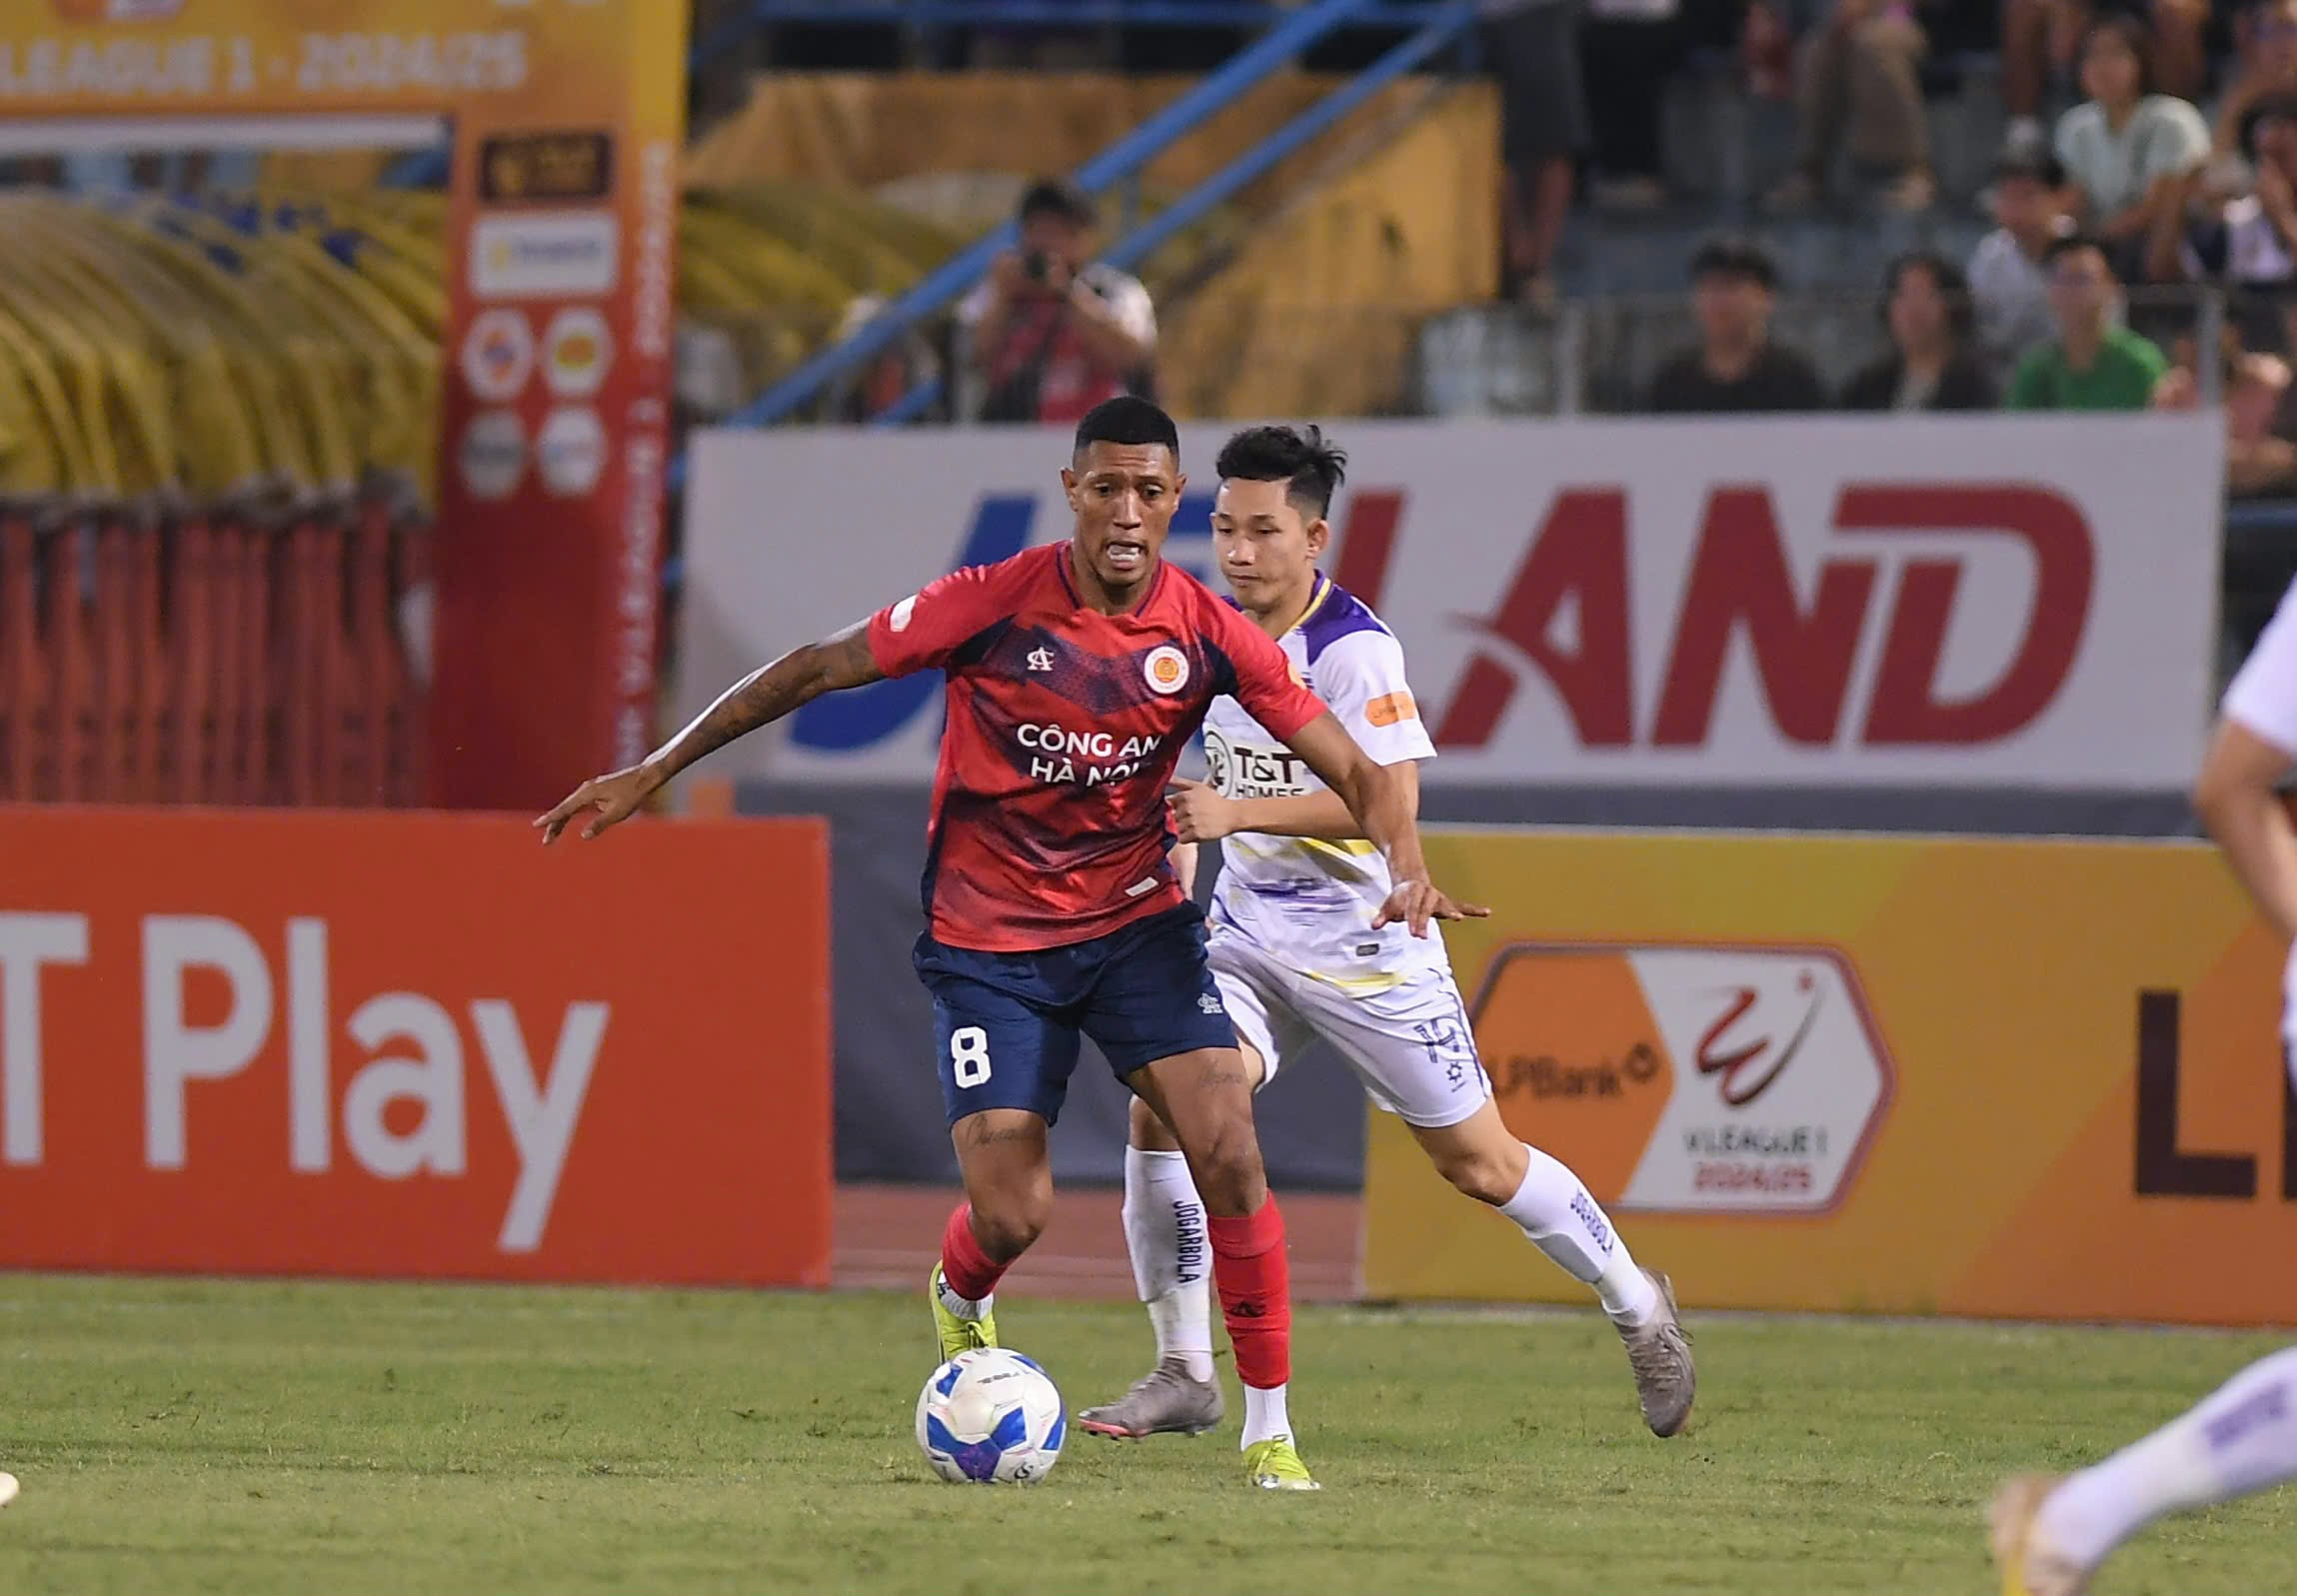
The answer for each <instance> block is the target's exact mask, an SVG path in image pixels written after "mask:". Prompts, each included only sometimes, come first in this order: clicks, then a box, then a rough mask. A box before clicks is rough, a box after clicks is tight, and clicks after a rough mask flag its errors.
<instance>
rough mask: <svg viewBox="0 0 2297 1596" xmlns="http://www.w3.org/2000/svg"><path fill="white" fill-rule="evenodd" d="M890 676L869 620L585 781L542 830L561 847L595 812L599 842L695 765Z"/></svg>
mask: <svg viewBox="0 0 2297 1596" xmlns="http://www.w3.org/2000/svg"><path fill="white" fill-rule="evenodd" d="M884 675H885V673H884V672H882V671H880V670H879V669H878V662H877V659H876V657H875V656H873V655H872V654H871V652H870V627H869V623H868V622H866V621H864V622H858V623H856V624H855V625H853V626H851V627H848V628H847V629H846V630H845V631H843V632H840V633H837V634H835V635H834V636H832V637H828V638H825V639H823V640H822V641H821V642H820V643H809V644H807V645H806V646H805V647H804V648H801V649H793V650H791V651H790V652H789V653H788V654H785V655H784V656H782V658H781V659H779V660H776V661H775V662H774V663H773V664H772V665H769V666H764V667H761V668H760V669H759V670H756V671H753V672H751V673H750V675H748V676H746V677H744V678H743V679H742V680H741V681H739V682H737V683H735V684H734V686H732V687H730V688H728V689H727V690H726V691H725V692H724V693H722V694H720V695H719V697H718V702H717V703H716V704H713V705H712V706H711V707H710V708H709V709H707V710H705V711H703V712H702V713H701V714H700V715H698V716H696V717H695V718H694V720H693V721H692V722H691V723H690V724H689V725H688V726H687V727H686V729H685V730H684V731H682V732H680V733H679V734H678V735H677V736H676V737H674V738H672V739H671V740H670V741H669V742H668V743H665V744H664V745H663V746H662V747H661V748H659V749H656V750H655V751H654V752H653V753H652V754H650V755H648V756H647V757H646V758H645V759H643V760H641V761H640V762H639V763H638V764H636V765H633V766H631V767H630V768H629V769H627V770H622V771H615V772H613V773H611V774H610V775H607V776H601V777H596V778H593V779H592V780H591V781H588V782H585V783H584V784H583V785H582V786H581V787H579V788H577V789H575V790H574V792H572V793H570V794H568V795H567V797H566V798H564V799H563V800H561V801H560V803H559V805H558V807H557V808H554V809H552V810H551V811H550V812H549V813H548V814H545V815H543V816H541V817H540V818H538V819H537V820H536V821H535V827H536V829H538V830H540V831H541V832H542V833H543V841H544V842H545V843H550V842H554V841H556V840H558V834H559V833H560V832H561V831H563V830H565V829H566V827H567V822H568V821H570V820H572V819H573V818H574V817H575V816H576V815H578V814H580V813H582V812H583V811H584V810H585V809H591V810H595V811H596V813H595V814H594V815H593V817H592V819H591V822H590V823H589V824H588V825H586V826H584V827H583V833H582V834H583V835H584V836H586V837H592V836H596V835H598V834H599V832H601V831H603V830H605V829H606V828H607V827H608V826H610V825H615V824H619V823H620V822H621V821H623V820H626V819H628V818H629V817H630V816H631V815H633V814H635V813H637V812H638V810H639V808H640V806H641V805H643V804H644V803H645V802H646V800H647V799H648V798H652V797H653V796H654V794H655V793H656V792H658V791H659V790H660V789H661V788H662V787H663V785H664V784H665V783H667V782H668V781H669V780H670V779H671V778H672V777H674V776H676V775H677V774H678V773H679V772H681V771H683V770H685V769H686V768H687V767H688V766H690V765H692V764H693V763H694V762H695V761H697V760H700V759H702V758H704V757H706V756H707V755H710V754H712V753H714V752H716V751H717V750H719V749H722V748H724V747H725V746H726V745H727V744H729V743H732V742H733V741H734V740H735V739H737V738H740V737H743V736H746V735H747V734H749V733H752V732H755V731H757V730H758V729H759V728H760V727H762V726H771V725H773V724H774V723H775V722H776V721H779V720H781V719H782V718H783V717H784V716H786V715H789V714H791V713H792V712H793V711H796V710H798V709H799V708H801V707H802V706H804V705H808V704H811V703H813V702H814V700H816V699H818V698H820V697H821V696H822V695H823V694H825V693H835V692H837V691H838V690H839V689H841V688H859V687H866V686H868V685H869V684H870V683H872V682H876V681H879V680H880V679H881V678H882V677H883V676H884Z"/></svg>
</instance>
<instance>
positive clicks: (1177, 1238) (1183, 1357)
mask: <svg viewBox="0 0 2297 1596" xmlns="http://www.w3.org/2000/svg"><path fill="white" fill-rule="evenodd" d="M1237 945H1238V939H1237V938H1235V937H1232V936H1230V937H1220V936H1215V937H1214V938H1212V941H1211V945H1210V952H1209V956H1210V960H1211V965H1212V975H1213V979H1214V981H1215V983H1216V985H1217V988H1218V990H1219V994H1220V998H1221V1001H1222V1003H1223V1005H1224V1006H1225V1007H1226V1008H1227V1011H1228V1018H1229V1019H1230V1020H1231V1021H1232V1022H1233V1023H1234V1025H1235V1030H1236V1047H1237V1052H1238V1053H1239V1054H1240V1055H1241V1056H1242V1058H1243V1064H1244V1075H1245V1078H1246V1079H1247V1080H1248V1081H1249V1082H1250V1083H1251V1087H1252V1089H1253V1090H1254V1091H1257V1090H1258V1089H1259V1088H1260V1087H1261V1086H1263V1085H1265V1084H1266V1083H1267V1081H1268V1079H1269V1077H1270V1076H1271V1075H1272V1074H1273V1073H1274V1070H1273V1067H1272V1065H1271V1064H1270V1062H1269V1060H1273V1059H1277V1058H1281V1057H1282V1056H1284V1054H1285V1052H1286V1051H1287V1050H1288V1048H1289V1047H1291V1046H1292V1045H1294V1044H1295V1041H1296V1036H1297V1030H1298V1018H1297V1016H1296V1015H1294V1014H1292V1013H1291V1011H1290V1010H1289V1009H1288V1008H1285V1007H1283V1006H1282V1004H1281V1000H1280V998H1278V997H1276V996H1275V994H1273V993H1270V992H1268V991H1266V990H1265V989H1264V988H1263V987H1262V986H1261V985H1260V983H1258V982H1257V981H1255V980H1254V979H1253V971H1252V968H1251V966H1250V962H1249V960H1243V961H1239V959H1238V958H1237V956H1236V948H1237ZM1279 1029H1281V1030H1282V1031H1284V1032H1285V1033H1286V1039H1285V1040H1283V1041H1280V1042H1279V1041H1278V1040H1276V1039H1275V1033H1276V1032H1277V1031H1278V1030H1279ZM1129 1140H1130V1145H1129V1146H1128V1147H1127V1148H1126V1152H1125V1245H1126V1250H1127V1251H1128V1252H1129V1253H1130V1254H1131V1255H1132V1259H1133V1279H1134V1284H1135V1285H1136V1286H1138V1287H1139V1289H1140V1292H1141V1300H1142V1302H1143V1303H1144V1304H1145V1305H1146V1306H1147V1308H1148V1310H1149V1324H1150V1326H1151V1327H1152V1328H1153V1329H1154V1331H1155V1335H1156V1363H1155V1366H1154V1367H1153V1368H1151V1369H1150V1370H1149V1372H1148V1373H1147V1374H1145V1375H1143V1376H1142V1377H1141V1378H1140V1379H1138V1380H1136V1381H1134V1382H1133V1385H1132V1388H1131V1389H1130V1390H1128V1391H1127V1392H1126V1393H1125V1394H1124V1395H1123V1396H1122V1397H1119V1398H1118V1399H1117V1400H1116V1401H1114V1402H1108V1403H1104V1404H1102V1405H1101V1406H1099V1407H1091V1408H1087V1409H1086V1410H1085V1411H1084V1412H1082V1413H1080V1414H1079V1415H1078V1423H1079V1424H1080V1425H1082V1426H1083V1427H1084V1428H1086V1429H1088V1430H1091V1431H1093V1432H1094V1433H1095V1434H1098V1435H1112V1436H1123V1437H1127V1438H1129V1439H1135V1440H1138V1439H1140V1438H1142V1437H1144V1436H1149V1435H1160V1434H1187V1435H1194V1434H1198V1433H1200V1432H1202V1431H1204V1430H1207V1429H1210V1428H1211V1427H1212V1426H1213V1425H1215V1424H1217V1423H1219V1421H1220V1416H1221V1413H1222V1411H1223V1406H1224V1404H1223V1403H1222V1401H1221V1397H1220V1386H1219V1382H1218V1381H1217V1380H1215V1379H1214V1378H1213V1375H1212V1311H1211V1292H1210V1289H1209V1286H1210V1280H1209V1272H1210V1271H1209V1267H1208V1266H1209V1263H1210V1258H1211V1251H1210V1242H1209V1238H1208V1237H1207V1236H1206V1234H1205V1229H1204V1201H1203V1198H1202V1197H1200V1196H1199V1195H1197V1192H1196V1182H1195V1179H1194V1178H1193V1177H1192V1176H1191V1175H1190V1174H1189V1173H1188V1161H1187V1158H1186V1156H1185V1155H1184V1154H1183V1153H1182V1152H1181V1151H1180V1143H1179V1142H1178V1141H1177V1140H1176V1139H1175V1138H1174V1137H1173V1135H1172V1131H1171V1129H1170V1127H1169V1126H1167V1125H1166V1124H1165V1123H1164V1122H1163V1121H1162V1120H1160V1119H1158V1118H1157V1117H1156V1115H1155V1112H1154V1111H1153V1110H1152V1109H1150V1108H1149V1104H1148V1103H1147V1102H1146V1101H1144V1100H1143V1099H1141V1098H1139V1097H1135V1098H1134V1099H1133V1105H1132V1124H1131V1135H1130V1138H1129Z"/></svg>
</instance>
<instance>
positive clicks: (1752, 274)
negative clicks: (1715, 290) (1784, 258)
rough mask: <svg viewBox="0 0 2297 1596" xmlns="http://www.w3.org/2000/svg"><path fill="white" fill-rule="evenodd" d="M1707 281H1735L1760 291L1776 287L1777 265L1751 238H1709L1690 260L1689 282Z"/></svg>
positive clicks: (1766, 251)
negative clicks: (1758, 286)
mask: <svg viewBox="0 0 2297 1596" xmlns="http://www.w3.org/2000/svg"><path fill="white" fill-rule="evenodd" d="M1707 277H1737V278H1744V279H1745V280H1747V281H1748V282H1752V283H1758V284H1760V285H1761V286H1762V287H1763V288H1765V289H1769V290H1775V289H1776V288H1777V287H1778V262H1777V261H1776V260H1774V259H1772V258H1771V253H1770V251H1768V250H1766V249H1764V248H1763V247H1762V246H1761V245H1760V244H1757V243H1756V242H1755V241H1754V240H1753V239H1751V238H1739V237H1735V236H1732V237H1722V238H1710V239H1708V240H1707V241H1706V242H1705V243H1703V244H1701V245H1700V246H1699V247H1698V250H1697V252H1696V253H1694V254H1693V255H1692V256H1691V281H1692V282H1694V283H1696V282H1698V281H1699V280H1700V279H1701V278H1707Z"/></svg>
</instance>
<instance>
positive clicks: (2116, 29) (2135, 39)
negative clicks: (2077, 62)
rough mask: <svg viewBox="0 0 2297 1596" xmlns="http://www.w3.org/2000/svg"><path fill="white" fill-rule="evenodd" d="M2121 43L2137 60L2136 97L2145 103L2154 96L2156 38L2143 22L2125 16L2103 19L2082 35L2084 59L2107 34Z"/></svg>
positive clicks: (2121, 14) (2103, 17)
mask: <svg viewBox="0 0 2297 1596" xmlns="http://www.w3.org/2000/svg"><path fill="white" fill-rule="evenodd" d="M2109 33H2110V34H2112V35H2113V36H2114V37H2115V38H2117V39H2119V40H2120V41H2121V42H2122V47H2123V48H2124V49H2126V50H2128V51H2129V53H2130V54H2131V55H2132V56H2134V57H2136V58H2137V97H2138V98H2139V99H2141V100H2142V99H2144V98H2145V97H2146V96H2147V95H2149V94H2151V93H2152V92H2153V35H2152V33H2151V32H2149V31H2148V30H2147V28H2146V25H2145V23H2144V22H2142V21H2141V20H2139V19H2138V18H2136V17H2133V16H2129V15H2127V14H2125V13H2122V12H2113V13H2110V14H2108V15H2106V16H2102V17H2100V18H2098V19H2097V21H2095V22H2093V23H2091V24H2090V26H2089V31H2088V32H2087V33H2084V34H2083V35H2082V59H2083V60H2085V61H2086V60H2088V59H2089V53H2090V47H2091V46H2092V45H2094V44H2096V43H2097V42H2098V40H2099V39H2100V38H2101V37H2103V36H2104V35H2106V34H2109Z"/></svg>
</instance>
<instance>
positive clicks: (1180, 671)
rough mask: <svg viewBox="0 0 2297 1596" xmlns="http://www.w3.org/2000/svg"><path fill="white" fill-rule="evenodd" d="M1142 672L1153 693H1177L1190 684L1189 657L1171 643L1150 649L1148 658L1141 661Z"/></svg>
mask: <svg viewBox="0 0 2297 1596" xmlns="http://www.w3.org/2000/svg"><path fill="white" fill-rule="evenodd" d="M1141 674H1142V676H1144V677H1146V678H1147V679H1148V681H1149V692H1151V693H1177V692H1179V691H1180V690H1181V689H1182V688H1184V687H1186V686H1187V685H1188V657H1187V656H1186V655H1184V654H1182V653H1181V652H1180V651H1179V650H1178V649H1175V648H1173V647H1172V645H1170V644H1169V643H1167V644H1163V645H1161V646H1160V647H1158V648H1154V649H1150V650H1149V658H1148V659H1146V660H1144V661H1142V662H1141Z"/></svg>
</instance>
